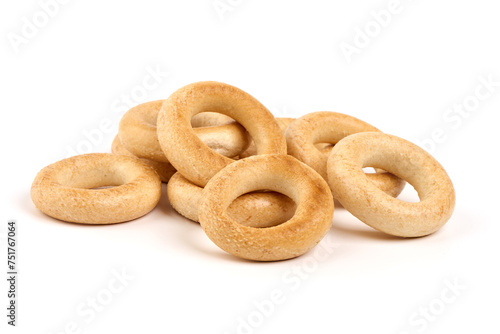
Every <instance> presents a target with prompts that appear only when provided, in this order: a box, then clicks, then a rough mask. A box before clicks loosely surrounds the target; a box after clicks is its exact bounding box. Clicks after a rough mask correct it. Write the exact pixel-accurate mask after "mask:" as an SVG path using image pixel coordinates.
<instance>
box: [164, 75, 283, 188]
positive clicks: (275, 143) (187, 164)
mask: <svg viewBox="0 0 500 334" xmlns="http://www.w3.org/2000/svg"><path fill="white" fill-rule="evenodd" d="M213 110H217V112H220V113H222V114H225V115H227V116H229V117H231V118H232V119H234V120H235V121H237V122H238V123H240V124H241V125H242V126H243V127H244V128H245V129H246V130H247V131H248V132H249V133H250V135H251V136H252V138H253V139H254V141H255V143H256V147H257V152H258V153H259V154H269V153H278V154H286V141H285V138H284V135H283V133H282V132H281V130H280V128H279V125H278V123H277V122H276V120H275V118H274V116H273V115H272V114H271V112H269V110H267V109H266V108H265V107H264V106H263V105H262V104H261V103H260V102H259V101H257V100H256V99H255V98H254V97H252V96H251V95H249V94H248V93H246V92H244V91H242V90H241V89H238V88H236V87H234V86H230V85H227V84H224V83H220V82H214V81H204V82H197V83H193V84H190V85H187V86H185V87H182V88H180V89H179V90H177V91H176V92H174V93H173V94H172V95H170V97H169V98H168V99H167V100H166V101H165V103H164V104H163V106H162V108H161V111H160V113H159V115H158V140H159V142H160V146H161V147H162V149H163V152H164V153H165V155H166V156H167V158H168V160H169V161H170V163H171V164H172V165H173V166H174V167H175V168H176V169H177V170H178V171H179V172H180V173H181V174H182V175H183V176H184V177H185V178H187V179H188V180H189V181H191V182H193V183H194V184H196V185H198V186H202V187H203V186H205V184H206V183H207V182H208V180H210V178H211V177H212V176H213V175H215V174H216V173H217V172H218V171H220V170H221V169H222V168H224V167H225V166H227V165H228V164H230V163H232V162H233V160H232V159H230V158H227V157H224V156H222V155H220V154H218V153H217V152H215V151H214V150H212V149H210V148H209V147H207V146H206V145H205V144H204V143H203V142H202V141H201V140H200V139H199V138H198V137H197V136H196V135H195V132H194V131H193V128H192V127H191V123H190V122H191V118H192V117H193V116H194V115H197V114H199V113H201V112H204V111H213Z"/></svg>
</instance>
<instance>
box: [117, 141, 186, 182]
mask: <svg viewBox="0 0 500 334" xmlns="http://www.w3.org/2000/svg"><path fill="white" fill-rule="evenodd" d="M111 152H112V153H113V154H119V155H126V156H129V157H136V156H135V155H134V154H133V153H132V152H130V151H129V150H127V149H126V148H125V146H123V145H122V143H121V142H120V137H118V136H115V139H113V143H112V144H111ZM139 159H140V160H141V161H142V162H144V163H145V164H146V165H148V166H149V167H151V168H153V169H154V170H155V172H156V173H158V175H159V176H160V179H161V180H162V181H163V182H168V180H170V178H171V177H172V175H174V173H175V172H177V171H176V170H175V168H174V166H172V165H171V164H170V163H169V162H159V161H154V160H150V159H144V158H139Z"/></svg>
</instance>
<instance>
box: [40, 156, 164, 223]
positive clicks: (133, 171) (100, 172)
mask: <svg viewBox="0 0 500 334" xmlns="http://www.w3.org/2000/svg"><path fill="white" fill-rule="evenodd" d="M105 186H116V187H112V188H105V189H94V188H99V187H105ZM160 195H161V181H160V178H159V177H158V174H156V172H155V171H154V170H153V169H152V168H150V167H148V166H147V165H146V164H144V163H142V162H141V161H140V160H139V159H137V158H133V157H127V156H124V155H114V154H109V153H93V154H84V155H77V156H74V157H71V158H68V159H64V160H61V161H58V162H56V163H53V164H51V165H49V166H47V167H45V168H43V169H42V170H41V171H40V172H39V173H38V174H37V176H36V177H35V180H34V181H33V184H32V186H31V199H32V200H33V203H34V204H35V206H36V207H37V208H38V209H39V210H41V211H42V212H43V213H45V214H46V215H49V216H51V217H54V218H57V219H60V220H64V221H67V222H73V223H82V224H114V223H120V222H124V221H129V220H133V219H136V218H139V217H141V216H143V215H145V214H147V213H148V212H150V211H151V210H153V208H154V207H155V206H156V204H157V203H158V201H159V200H160Z"/></svg>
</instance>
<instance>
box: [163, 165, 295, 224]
mask: <svg viewBox="0 0 500 334" xmlns="http://www.w3.org/2000/svg"><path fill="white" fill-rule="evenodd" d="M167 194H168V200H169V201H170V204H171V205H172V208H174V210H175V211H177V212H178V213H180V214H181V215H183V216H184V217H186V218H188V219H191V220H193V221H196V222H198V221H199V219H198V205H199V203H200V201H201V198H202V196H203V188H201V187H198V186H197V185H195V184H193V183H191V182H190V181H189V180H187V179H186V178H185V177H183V176H182V175H181V174H180V173H175V174H174V176H172V178H171V179H170V182H169V183H168V186H167ZM227 212H228V214H229V216H230V217H231V218H232V219H234V220H235V221H236V222H238V223H240V224H242V225H245V226H252V227H270V226H275V225H278V224H281V223H283V222H285V221H287V220H289V219H290V218H292V216H293V214H294V212H295V203H294V202H293V201H292V200H291V199H290V198H288V197H287V196H285V195H283V194H280V193H277V192H262V191H260V192H252V193H248V194H244V195H241V196H240V197H238V198H236V199H235V200H234V201H233V202H232V203H231V204H230V205H229V207H228V209H227Z"/></svg>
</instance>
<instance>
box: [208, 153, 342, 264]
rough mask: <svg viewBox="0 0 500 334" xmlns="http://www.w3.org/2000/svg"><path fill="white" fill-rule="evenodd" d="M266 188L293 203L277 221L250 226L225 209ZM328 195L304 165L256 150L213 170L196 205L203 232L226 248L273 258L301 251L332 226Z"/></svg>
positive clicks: (245, 255)
mask: <svg viewBox="0 0 500 334" xmlns="http://www.w3.org/2000/svg"><path fill="white" fill-rule="evenodd" d="M263 189H265V190H271V191H276V192H280V193H283V194H285V195H287V196H288V197H290V198H291V199H292V200H293V201H294V202H295V203H296V204H297V209H296V210H295V214H294V216H293V217H292V218H291V219H290V220H288V221H286V222H284V223H283V224H280V225H277V226H273V227H268V228H255V227H248V226H244V225H241V224H238V223H237V222H236V221H235V220H234V219H233V218H231V217H230V216H229V214H228V212H227V208H228V206H229V205H230V204H231V202H232V201H233V200H234V199H236V198H237V197H239V196H241V195H242V194H245V193H248V192H252V191H257V190H263ZM333 209H334V208H333V197H332V194H331V192H330V189H329V188H328V184H327V183H326V181H325V180H324V179H323V178H322V177H321V176H320V175H319V174H318V173H316V172H315V171H314V170H313V169H312V168H310V167H309V166H307V165H305V164H303V163H301V162H300V161H298V160H297V159H295V158H294V157H292V156H289V155H284V154H265V155H263V154H261V155H255V156H252V157H249V158H246V159H243V160H238V161H236V162H234V163H232V164H230V165H229V166H227V167H226V168H224V169H223V170H221V171H220V172H219V173H217V174H216V175H215V176H214V177H213V178H212V179H211V180H210V181H209V182H208V184H207V185H206V187H205V189H203V196H202V199H201V202H200V205H199V208H198V211H199V218H200V224H201V227H202V228H203V230H204V231H205V233H206V234H207V236H208V237H209V238H210V239H211V240H212V241H213V242H214V243H215V244H216V245H217V246H219V247H220V248H222V249H223V250H225V251H226V252H228V253H230V254H233V255H236V256H239V257H242V258H245V259H250V260H258V261H277V260H284V259H290V258H293V257H296V256H299V255H302V254H304V253H305V252H307V251H308V250H310V249H311V248H313V247H314V246H316V245H317V244H318V243H319V242H320V240H321V239H322V238H323V237H324V236H325V235H326V233H327V232H328V230H329V229H330V226H331V224H332V218H333Z"/></svg>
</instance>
